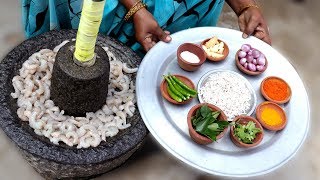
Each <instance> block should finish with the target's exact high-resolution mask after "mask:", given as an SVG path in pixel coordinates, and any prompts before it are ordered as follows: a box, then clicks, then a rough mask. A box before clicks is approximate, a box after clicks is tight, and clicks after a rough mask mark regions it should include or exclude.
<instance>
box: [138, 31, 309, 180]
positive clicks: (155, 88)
mask: <svg viewBox="0 0 320 180" xmlns="http://www.w3.org/2000/svg"><path fill="white" fill-rule="evenodd" d="M214 35H215V36H218V38H219V39H221V40H223V41H224V42H226V43H227V44H228V46H229V48H230V53H229V55H228V57H227V58H226V60H224V61H222V62H218V63H214V62H209V61H207V62H205V63H204V64H203V65H202V67H201V68H200V69H199V70H197V71H195V72H186V71H183V70H182V69H181V68H180V67H179V65H178V63H177V58H176V50H177V47H178V46H179V45H180V44H182V43H185V42H193V43H200V42H201V41H202V40H203V39H206V38H209V37H212V36H214ZM241 35H242V33H241V32H239V31H236V30H231V29H225V28H217V27H202V28H194V29H188V30H184V31H181V32H178V33H176V34H173V35H172V41H171V42H170V43H168V44H166V43H162V42H160V43H158V44H157V45H156V46H155V47H153V48H152V49H151V50H150V51H149V52H148V53H147V55H146V56H145V58H144V59H143V61H142V63H141V65H140V68H139V72H138V75H137V83H136V91H137V101H138V107H139V111H140V113H141V116H142V118H143V120H144V122H145V124H146V126H147V128H148V129H149V131H150V132H151V134H152V135H153V136H154V138H155V139H156V140H157V141H158V142H159V143H160V144H161V145H162V146H163V147H164V148H165V149H166V150H167V151H169V152H170V153H171V154H172V155H173V156H175V157H177V158H178V159H180V160H181V161H183V162H185V163H187V164H189V165H191V166H192V167H195V168H197V169H200V170H202V171H205V172H207V173H210V174H214V175H220V176H229V177H248V176H256V175H261V174H265V173H268V172H270V171H273V170H275V169H277V168H279V167H280V166H282V165H283V164H285V163H286V162H287V161H288V160H289V159H290V158H292V157H293V156H294V155H295V154H296V152H297V151H298V149H299V148H300V147H301V145H302V144H303V142H304V140H305V138H306V135H307V132H308V129H309V121H310V118H309V114H310V109H309V101H308V96H307V92H306V90H305V87H304V85H303V82H302V80H301V79H300V77H299V75H298V74H297V72H296V71H295V69H294V68H293V66H292V65H291V64H290V63H289V62H288V60H286V59H285V58H284V57H283V56H282V55H281V54H280V53H278V52H277V51H276V50H274V49H273V48H272V47H271V46H269V45H268V44H266V43H264V42H262V41H260V40H258V39H257V38H254V37H250V38H248V39H243V38H242V36H241ZM244 43H248V44H251V45H252V46H253V47H255V48H257V49H259V50H261V51H262V52H263V53H264V54H265V55H266V57H267V58H268V61H269V67H268V69H267V70H266V71H265V72H264V73H263V74H261V75H259V76H248V75H245V74H243V73H241V72H240V71H239V70H238V69H237V67H236V65H235V58H234V57H235V53H236V52H237V50H238V49H240V47H241V45H242V44H244ZM211 70H231V71H235V72H237V73H239V74H242V75H243V76H244V77H245V78H246V79H247V80H248V81H249V82H250V83H251V85H252V86H253V88H254V91H255V93H256V95H257V103H261V102H263V101H265V100H264V99H263V97H262V95H261V94H260V89H259V86H260V83H261V81H262V80H263V79H264V78H265V77H267V76H271V75H273V76H278V77H281V78H283V79H284V80H286V81H287V82H288V84H289V85H290V86H291V89H292V97H291V100H290V102H289V103H287V104H285V105H284V106H283V108H284V109H285V111H286V113H287V118H288V124H287V126H286V127H285V129H283V130H282V131H278V132H272V131H267V130H266V131H265V136H264V139H263V141H262V142H261V144H260V145H259V146H257V147H255V148H250V149H243V148H239V147H237V146H235V145H234V144H233V143H232V141H231V140H230V137H229V132H228V133H227V134H226V135H225V136H224V137H223V138H222V139H220V140H218V141H217V142H214V143H212V144H209V145H206V146H202V145H198V144H196V143H194V142H193V141H192V140H191V139H190V136H189V133H188V126H187V113H188V111H189V110H190V108H191V107H192V106H194V105H195V104H197V103H199V102H198V100H197V99H193V100H192V101H191V102H190V103H189V104H185V105H179V106H177V105H173V104H171V103H169V102H167V101H166V100H165V99H164V98H163V97H162V96H161V93H160V88H159V86H160V83H161V81H162V75H163V74H167V73H174V74H181V75H184V76H187V77H188V78H190V79H191V80H192V81H193V82H194V83H197V82H198V81H199V80H200V78H201V77H202V76H203V75H204V74H205V73H207V72H208V71H211Z"/></svg>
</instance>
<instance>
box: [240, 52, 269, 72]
mask: <svg viewBox="0 0 320 180" xmlns="http://www.w3.org/2000/svg"><path fill="white" fill-rule="evenodd" d="M239 52H240V49H239V50H238V51H237V53H236V57H235V59H236V65H237V67H238V69H239V70H240V71H242V72H243V73H245V74H248V75H251V76H256V75H259V74H261V73H263V72H264V71H265V70H266V69H267V68H268V60H267V58H266V64H265V65H264V70H263V71H249V70H248V69H246V68H245V67H243V66H242V65H241V64H240V60H239V56H238V53H239Z"/></svg>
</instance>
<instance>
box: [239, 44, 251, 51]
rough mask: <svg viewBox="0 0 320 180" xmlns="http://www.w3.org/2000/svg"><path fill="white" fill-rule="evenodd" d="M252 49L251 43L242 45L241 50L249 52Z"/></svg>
mask: <svg viewBox="0 0 320 180" xmlns="http://www.w3.org/2000/svg"><path fill="white" fill-rule="evenodd" d="M250 49H251V46H250V45H249V44H244V45H242V46H241V50H242V51H244V52H248V51H249V50H250Z"/></svg>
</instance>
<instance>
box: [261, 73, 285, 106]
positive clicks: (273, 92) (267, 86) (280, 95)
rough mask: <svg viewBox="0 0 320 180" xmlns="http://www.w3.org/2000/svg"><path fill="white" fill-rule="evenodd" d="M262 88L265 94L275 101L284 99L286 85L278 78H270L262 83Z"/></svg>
mask: <svg viewBox="0 0 320 180" xmlns="http://www.w3.org/2000/svg"><path fill="white" fill-rule="evenodd" d="M263 90H264V92H265V93H266V95H267V96H268V97H269V98H271V99H273V100H276V101H282V100H285V99H286V98H287V97H288V95H289V92H288V86H287V84H286V83H285V82H283V81H282V80H280V79H276V78H270V79H267V80H266V81H265V82H264V84H263Z"/></svg>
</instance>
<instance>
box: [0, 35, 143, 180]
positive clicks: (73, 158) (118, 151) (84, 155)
mask: <svg viewBox="0 0 320 180" xmlns="http://www.w3.org/2000/svg"><path fill="white" fill-rule="evenodd" d="M75 36H76V31H75V30H61V31H51V32H48V33H45V34H43V35H40V36H37V37H34V38H31V39H29V40H26V41H25V42H23V43H22V44H20V45H19V46H17V47H16V48H15V49H13V50H12V51H11V52H10V53H9V54H8V55H7V56H6V57H5V58H4V59H3V61H2V62H1V63H0V112H1V114H0V127H1V128H2V129H3V131H4V132H5V133H6V135H7V136H8V137H9V138H10V139H11V140H12V141H13V142H14V143H15V144H16V146H17V147H18V148H19V149H20V150H21V152H22V154H23V156H24V157H25V158H26V159H27V160H28V162H29V163H30V164H31V166H33V167H34V168H35V169H36V170H37V171H38V172H39V173H40V174H41V175H43V176H44V177H45V178H50V179H52V178H79V177H81V178H86V177H90V176H95V175H98V174H102V173H105V172H107V171H109V170H111V169H113V168H115V167H117V166H119V165H120V164H122V163H123V162H124V161H125V160H126V159H127V158H129V157H130V156H131V155H132V153H133V152H135V150H136V149H138V148H139V146H140V145H141V143H142V142H143V140H144V139H145V136H146V134H147V129H146V127H145V125H144V123H143V121H142V119H141V117H140V114H139V112H138V111H136V112H135V114H134V116H133V117H131V118H129V119H128V122H130V123H131V127H129V128H128V129H126V130H123V131H120V132H119V133H118V134H117V135H116V136H115V137H112V138H108V139H107V142H102V143H101V144H100V145H99V146H98V147H96V148H87V149H76V148H75V147H68V146H66V145H63V144H61V145H59V146H57V145H54V144H52V143H50V141H48V139H47V138H45V137H42V136H38V135H36V134H35V133H34V132H33V130H32V129H31V128H30V127H29V125H28V124H27V123H25V122H21V121H20V120H19V118H18V117H17V115H16V110H17V105H16V100H15V99H13V98H11V96H10V93H11V92H13V87H12V83H11V80H12V78H13V76H14V75H16V74H17V73H18V70H19V69H20V68H21V66H22V63H23V62H24V61H25V60H27V59H28V57H29V56H30V55H32V54H33V53H35V52H37V51H39V50H41V49H43V48H49V49H53V48H54V47H55V46H56V45H58V44H60V43H61V42H62V41H64V40H66V39H72V38H74V37H75ZM97 44H98V45H100V46H108V47H109V49H110V50H111V51H112V52H113V53H114V55H115V56H116V57H117V58H118V59H119V60H121V61H124V62H127V63H128V65H129V66H131V67H135V66H137V65H138V64H139V63H140V61H141V59H140V58H139V57H138V56H137V55H136V54H135V53H133V52H132V51H131V50H130V49H129V48H127V47H124V46H123V45H122V44H121V43H119V42H117V41H115V40H114V39H112V38H109V37H107V36H103V35H99V37H98V41H97ZM133 76H134V77H135V75H133ZM134 77H133V79H134V80H135V78H134Z"/></svg>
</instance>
